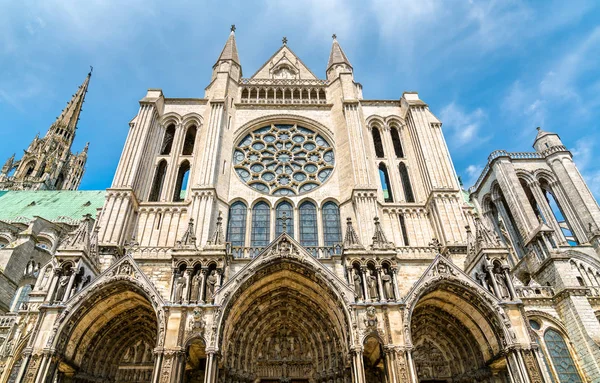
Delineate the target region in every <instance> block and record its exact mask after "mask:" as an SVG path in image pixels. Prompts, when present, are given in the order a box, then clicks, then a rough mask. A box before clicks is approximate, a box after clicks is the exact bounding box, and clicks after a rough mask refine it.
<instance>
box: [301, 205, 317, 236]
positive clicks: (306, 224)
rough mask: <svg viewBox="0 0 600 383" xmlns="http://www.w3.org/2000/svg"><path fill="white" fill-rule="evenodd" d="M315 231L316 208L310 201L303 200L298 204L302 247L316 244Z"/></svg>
mask: <svg viewBox="0 0 600 383" xmlns="http://www.w3.org/2000/svg"><path fill="white" fill-rule="evenodd" d="M317 231H318V230H317V208H316V207H315V204H314V203H312V202H308V201H307V202H304V203H303V204H302V205H300V244H301V245H302V246H304V247H316V246H318V245H319V240H318V232H317Z"/></svg>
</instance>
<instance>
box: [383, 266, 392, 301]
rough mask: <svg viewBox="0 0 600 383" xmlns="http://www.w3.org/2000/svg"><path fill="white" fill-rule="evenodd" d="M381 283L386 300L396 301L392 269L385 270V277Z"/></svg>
mask: <svg viewBox="0 0 600 383" xmlns="http://www.w3.org/2000/svg"><path fill="white" fill-rule="evenodd" d="M381 281H382V282H383V292H384V294H385V299H387V300H388V301H390V300H393V299H394V286H393V284H392V283H393V281H392V272H391V270H390V269H383V275H382V276H381Z"/></svg>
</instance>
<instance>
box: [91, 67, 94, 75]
mask: <svg viewBox="0 0 600 383" xmlns="http://www.w3.org/2000/svg"><path fill="white" fill-rule="evenodd" d="M93 71H94V67H93V66H91V65H90V74H92V72H93Z"/></svg>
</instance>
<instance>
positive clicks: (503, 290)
mask: <svg viewBox="0 0 600 383" xmlns="http://www.w3.org/2000/svg"><path fill="white" fill-rule="evenodd" d="M494 278H495V279H496V284H497V285H498V292H499V293H500V297H501V298H502V299H508V298H510V292H509V291H508V287H507V286H506V282H505V281H504V277H502V274H500V273H499V272H494Z"/></svg>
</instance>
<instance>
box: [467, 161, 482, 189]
mask: <svg viewBox="0 0 600 383" xmlns="http://www.w3.org/2000/svg"><path fill="white" fill-rule="evenodd" d="M482 171H483V166H482V165H475V164H471V165H469V166H467V167H466V168H465V170H464V171H463V174H465V175H466V176H467V177H466V179H463V180H462V181H463V183H464V187H465V188H469V187H471V186H473V185H474V184H475V182H477V178H479V175H481V172H482Z"/></svg>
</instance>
